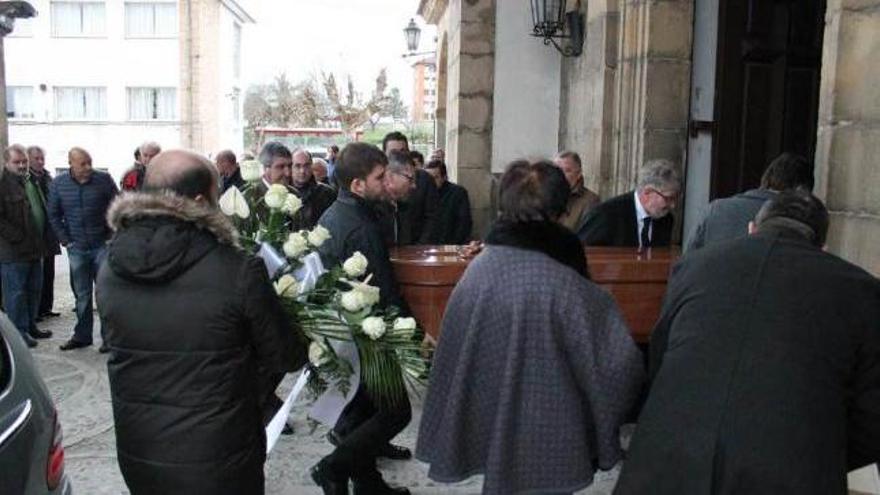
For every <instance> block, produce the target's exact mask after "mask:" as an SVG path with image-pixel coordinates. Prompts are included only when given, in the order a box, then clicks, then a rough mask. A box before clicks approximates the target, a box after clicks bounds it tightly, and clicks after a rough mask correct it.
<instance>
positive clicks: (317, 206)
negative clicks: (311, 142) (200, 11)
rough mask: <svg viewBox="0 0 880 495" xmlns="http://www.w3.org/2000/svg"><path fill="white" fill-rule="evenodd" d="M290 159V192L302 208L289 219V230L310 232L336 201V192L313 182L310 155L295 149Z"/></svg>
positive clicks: (302, 150)
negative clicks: (300, 202) (291, 161)
mask: <svg viewBox="0 0 880 495" xmlns="http://www.w3.org/2000/svg"><path fill="white" fill-rule="evenodd" d="M292 158H293V164H292V165H291V169H290V190H291V191H293V194H296V196H297V197H298V198H299V199H300V200H301V201H302V208H300V209H299V211H297V212H296V214H295V215H294V216H293V218H292V219H291V225H290V230H303V229H305V230H311V229H312V228H314V227H315V225H317V224H318V219H319V218H321V215H323V214H324V212H325V211H327V208H330V205H332V204H333V202H334V201H336V191H334V190H333V188H332V187H330V186H328V185H326V184H321V183H320V182H318V181H316V180H315V176H314V174H313V173H312V154H311V153H309V152H308V151H306V150H304V149H296V150H294V151H293V156H292Z"/></svg>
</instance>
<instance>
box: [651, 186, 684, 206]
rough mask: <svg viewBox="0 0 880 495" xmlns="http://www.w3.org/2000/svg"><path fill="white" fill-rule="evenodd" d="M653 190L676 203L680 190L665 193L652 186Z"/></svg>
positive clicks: (668, 201) (665, 199)
mask: <svg viewBox="0 0 880 495" xmlns="http://www.w3.org/2000/svg"><path fill="white" fill-rule="evenodd" d="M651 190H652V191H654V192H655V193H657V194H658V195H659V196H660V197H661V198H663V200H664V201H666V202H667V203H674V202H675V201H676V200H677V199H678V192H675V193H672V194H663V193H662V192H660V191H659V190H657V189H653V188H652V189H651Z"/></svg>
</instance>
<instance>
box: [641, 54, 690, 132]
mask: <svg viewBox="0 0 880 495" xmlns="http://www.w3.org/2000/svg"><path fill="white" fill-rule="evenodd" d="M690 77H691V71H690V64H689V63H679V62H674V61H665V60H655V61H650V62H648V66H647V69H646V75H645V88H644V91H645V97H646V98H647V102H646V103H645V127H651V128H657V127H662V128H676V127H684V126H685V125H686V123H687V119H688V105H689V102H690Z"/></svg>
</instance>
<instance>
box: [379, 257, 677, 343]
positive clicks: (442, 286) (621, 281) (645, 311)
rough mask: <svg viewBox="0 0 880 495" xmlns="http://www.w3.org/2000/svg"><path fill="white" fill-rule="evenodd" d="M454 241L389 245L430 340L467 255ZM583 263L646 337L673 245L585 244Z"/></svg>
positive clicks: (656, 313)
mask: <svg viewBox="0 0 880 495" xmlns="http://www.w3.org/2000/svg"><path fill="white" fill-rule="evenodd" d="M458 249H459V246H406V247H400V248H395V249H393V250H392V251H391V262H392V263H393V265H394V273H395V276H396V277H397V282H398V284H400V290H401V293H402V295H403V298H404V299H405V300H406V302H407V303H408V304H409V306H410V308H411V309H412V312H413V316H415V318H416V320H418V321H419V323H420V324H421V326H422V328H424V329H425V332H426V333H427V334H428V335H429V336H430V337H431V338H433V339H434V340H435V341H436V340H437V339H439V338H440V322H441V321H442V320H443V311H444V310H445V309H446V302H447V301H448V300H449V296H450V294H452V289H453V288H454V287H455V284H456V283H457V282H458V280H459V279H460V278H461V275H462V274H463V273H464V270H465V268H467V265H468V261H466V260H463V259H461V258H460V257H459V256H458ZM586 253H587V265H588V267H589V270H590V276H591V277H592V279H593V281H594V282H596V283H598V284H599V285H600V286H602V287H604V288H605V289H606V290H608V291H609V292H610V293H611V295H612V296H614V299H615V300H616V301H617V304H618V306H620V309H621V311H622V312H623V317H624V319H626V323H627V325H629V328H630V331H631V332H632V335H633V338H634V339H635V340H636V341H637V342H641V343H646V342H647V341H648V339H649V338H650V336H651V329H652V328H653V327H654V323H655V322H656V320H657V317H658V316H659V314H660V305H661V304H662V302H663V294H664V293H665V292H666V281H667V279H668V277H669V270H670V267H671V266H672V264H673V263H674V262H675V261H676V260H677V259H678V257H679V250H678V248H662V249H660V248H655V249H648V250H646V251H642V252H639V251H638V250H637V249H635V248H617V247H587V248H586Z"/></svg>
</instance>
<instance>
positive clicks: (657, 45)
mask: <svg viewBox="0 0 880 495" xmlns="http://www.w3.org/2000/svg"><path fill="white" fill-rule="evenodd" d="M647 22H648V39H647V52H648V56H649V57H668V58H675V59H686V60H690V57H691V34H692V32H693V23H694V11H693V2H680V1H676V2H651V3H648V21H647Z"/></svg>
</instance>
